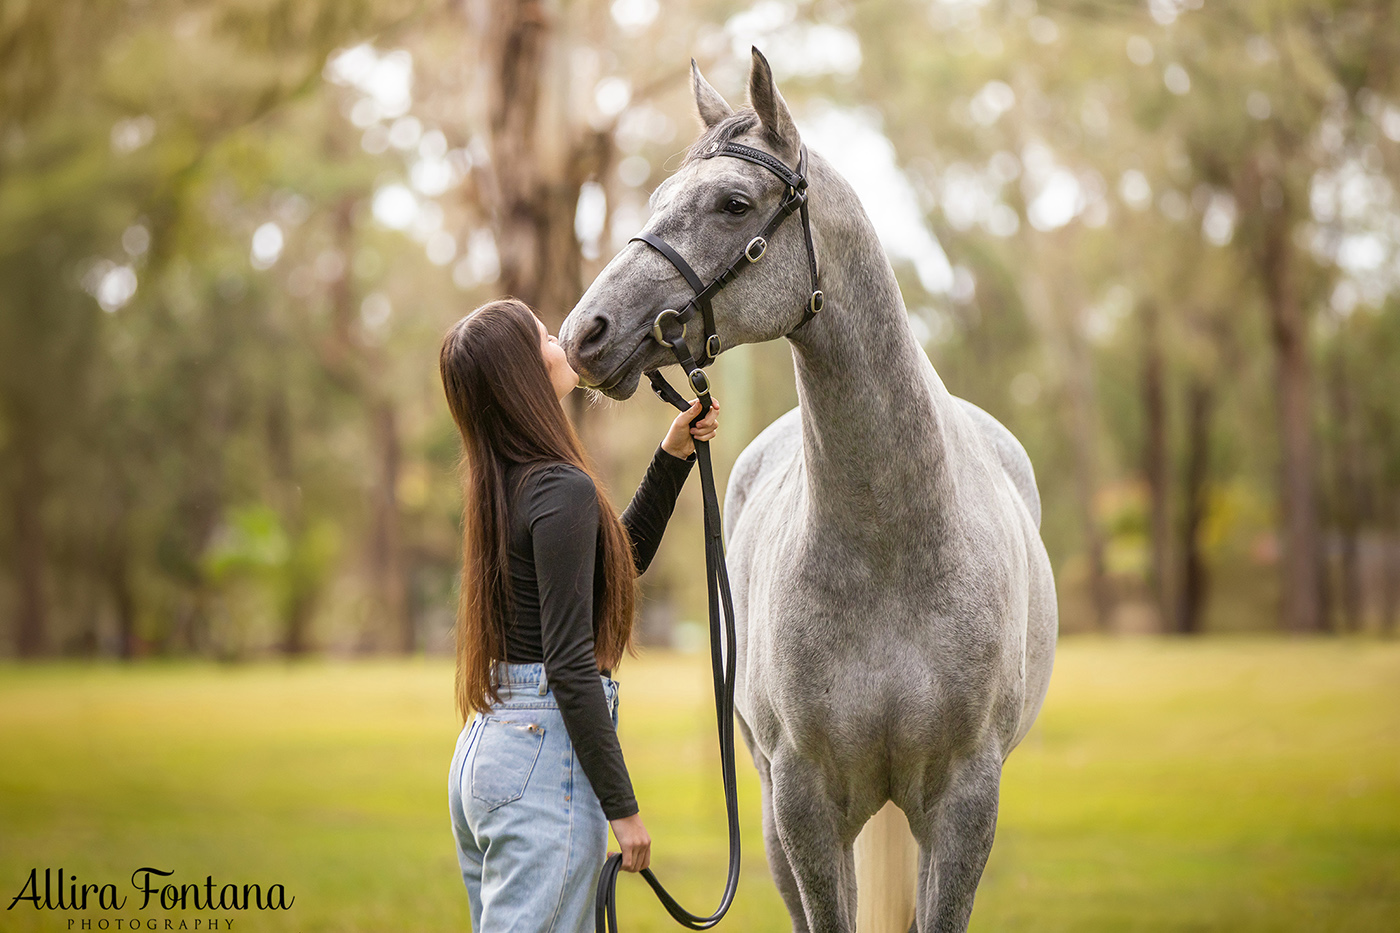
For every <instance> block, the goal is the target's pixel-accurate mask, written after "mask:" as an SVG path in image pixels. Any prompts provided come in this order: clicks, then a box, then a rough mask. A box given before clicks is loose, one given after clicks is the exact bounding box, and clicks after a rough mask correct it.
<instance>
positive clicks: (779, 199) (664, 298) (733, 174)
mask: <svg viewBox="0 0 1400 933" xmlns="http://www.w3.org/2000/svg"><path fill="white" fill-rule="evenodd" d="M691 82H692V85H693V87H694V90H695V104H696V107H697V108H698V110H699V113H700V119H701V120H702V121H703V122H704V124H705V130H704V132H703V133H702V134H701V136H700V138H699V139H698V140H697V141H696V142H695V143H694V144H693V145H692V146H691V147H690V150H689V151H688V153H687V154H686V157H685V161H684V162H683V163H682V164H681V167H680V169H679V170H678V171H677V172H676V174H674V175H672V176H671V177H670V178H668V179H666V180H665V181H664V182H662V183H661V184H660V185H659V186H658V187H657V188H656V190H655V191H654V192H652V195H651V202H650V206H651V210H652V214H651V218H650V219H649V220H648V221H647V224H646V226H645V228H644V232H646V233H650V234H654V235H656V236H657V237H660V238H661V239H663V240H664V241H665V242H666V243H668V244H669V245H670V246H671V247H672V248H673V249H674V250H675V251H676V252H677V253H679V254H680V256H681V257H683V259H684V261H685V262H686V263H688V264H689V265H690V267H691V268H692V269H693V270H694V271H695V273H696V274H697V275H698V276H699V278H700V280H701V281H703V282H705V283H709V282H710V281H711V280H713V279H714V278H715V277H716V276H717V275H719V274H720V273H721V272H722V271H724V270H725V269H726V268H728V267H729V265H730V264H731V263H732V262H734V260H735V258H736V257H737V256H738V255H739V254H740V252H741V251H743V250H744V248H745V246H746V244H749V243H750V241H751V240H752V239H753V238H754V237H755V236H756V235H757V234H758V233H759V232H760V231H761V230H762V229H763V228H764V226H765V224H766V223H767V221H768V220H769V218H770V217H772V216H773V215H774V212H775V211H776V210H777V209H778V208H779V205H780V204H781V203H783V199H784V197H785V196H786V195H788V193H789V192H788V186H787V185H785V184H784V183H783V181H782V180H781V179H780V178H779V177H778V175H777V174H775V172H774V171H770V170H769V169H767V168H765V167H763V166H762V165H758V164H755V163H753V162H750V161H745V160H744V159H739V158H730V157H721V158H715V157H714V156H715V155H716V154H717V153H719V150H720V149H721V148H722V147H723V146H724V145H725V144H726V143H730V142H733V143H738V144H741V145H744V146H749V147H752V148H754V149H758V150H761V151H762V152H765V153H769V154H771V155H773V156H775V157H777V159H779V160H780V161H781V162H782V163H783V164H784V165H786V166H788V167H789V168H795V167H796V166H797V164H798V160H799V157H800V154H801V146H802V143H801V140H800V139H799V137H798V135H797V127H796V126H795V125H794V124H793V120H792V115H791V113H789V112H788V107H787V103H786V102H785V101H784V100H783V98H782V95H781V94H779V93H778V88H777V86H776V85H775V84H774V82H773V72H772V70H771V69H770V68H769V66H768V61H767V59H765V58H764V57H763V55H762V54H761V53H760V52H759V51H758V49H754V50H753V63H752V67H751V70H750V72H749V101H750V104H751V105H752V106H751V108H743V109H741V110H738V111H735V110H734V109H732V108H731V107H730V106H729V104H728V103H726V102H725V100H724V98H723V97H721V96H720V95H719V93H718V92H717V91H716V90H715V89H714V88H713V87H711V86H710V85H709V83H708V82H707V81H706V80H705V79H704V77H702V76H701V74H700V69H699V68H698V67H696V65H695V63H694V61H692V62H691ZM811 293H812V282H811V279H810V274H809V266H808V250H807V246H806V242H805V240H804V238H803V233H802V224H801V223H800V222H799V221H798V219H797V217H796V216H793V217H792V218H791V219H790V220H788V221H786V222H784V223H782V224H780V225H779V226H778V228H777V229H776V231H774V232H773V234H772V237H771V240H770V241H769V244H768V246H767V249H766V251H764V252H763V253H762V260H761V261H760V262H758V263H756V268H753V269H751V270H749V271H747V272H745V274H744V275H742V276H739V277H738V278H737V279H735V280H734V281H733V282H732V283H731V284H729V285H728V286H726V287H725V288H724V289H723V290H722V291H720V292H719V293H718V294H716V295H715V296H714V297H713V299H712V305H713V309H714V322H715V332H716V333H717V334H718V335H719V337H720V341H721V343H722V346H723V347H725V348H728V347H733V346H736V345H738V344H741V343H759V342H762V341H765V340H773V339H775V338H777V337H780V336H782V335H784V334H786V333H788V332H790V331H791V330H792V329H793V328H794V327H795V326H797V324H798V323H799V322H801V321H803V320H804V317H803V309H804V308H805V307H807V305H808V302H809V300H810V299H811ZM694 294H695V291H694V289H692V288H691V287H690V285H689V284H688V283H687V282H686V280H685V278H684V277H683V276H682V274H681V272H680V271H679V270H678V269H677V267H676V266H675V265H673V264H672V263H671V262H670V261H669V260H668V259H667V258H666V257H665V256H663V255H662V254H661V253H660V252H658V251H657V250H656V249H654V248H653V247H651V246H649V245H647V244H646V243H644V242H641V241H637V240H633V241H632V242H630V243H628V244H627V246H626V247H625V248H624V249H623V250H622V251H621V252H619V253H618V254H617V255H616V256H614V257H613V259H612V261H611V262H610V263H608V265H607V267H606V268H605V269H604V270H603V271H602V272H601V273H600V274H599V275H598V278H597V279H595V280H594V282H593V284H592V285H591V286H589V289H588V291H587V292H585V293H584V296H583V297H582V298H581V299H579V303H578V305H576V306H575V307H574V309H573V311H572V312H570V313H569V316H568V317H567V318H566V319H565V321H564V324H563V326H562V327H561V328H560V329H559V338H560V343H561V344H563V346H564V348H565V351H566V352H567V353H568V357H569V363H570V364H571V365H572V366H573V368H574V371H575V372H577V373H578V374H579V376H580V378H581V380H582V382H583V384H584V385H586V386H589V387H592V388H596V389H598V390H600V391H602V392H603V393H605V394H607V395H609V396H611V397H613V398H618V399H624V398H628V397H629V396H631V395H632V393H633V392H635V391H636V389H637V381H638V379H639V378H640V376H641V374H642V373H644V372H647V371H649V370H652V369H657V368H659V367H661V366H664V365H666V364H668V363H673V362H675V359H674V358H673V357H672V355H671V353H670V351H669V350H667V349H666V348H665V347H663V346H662V345H661V344H660V343H659V342H657V341H656V340H655V339H653V337H652V324H653V322H654V321H655V320H656V317H657V315H658V314H660V313H661V312H662V311H663V310H665V309H667V308H672V309H677V310H679V309H682V308H684V307H685V305H686V303H687V302H688V301H690V299H691V297H692V296H693V295H694ZM700 330H701V322H700V319H699V316H698V315H696V317H695V318H694V319H693V320H692V322H691V323H690V325H689V327H688V330H687V343H688V344H689V345H690V346H691V348H692V349H693V350H694V351H695V352H696V354H697V355H699V353H700V352H701V350H702V344H703V341H704V338H703V337H702V336H699V331H700Z"/></svg>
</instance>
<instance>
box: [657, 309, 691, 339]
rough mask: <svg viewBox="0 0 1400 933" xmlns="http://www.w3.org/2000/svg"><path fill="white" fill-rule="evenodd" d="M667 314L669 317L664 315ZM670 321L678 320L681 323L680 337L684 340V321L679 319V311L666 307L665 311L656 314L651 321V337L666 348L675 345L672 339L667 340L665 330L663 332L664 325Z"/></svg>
mask: <svg viewBox="0 0 1400 933" xmlns="http://www.w3.org/2000/svg"><path fill="white" fill-rule="evenodd" d="M668 314H669V315H670V317H669V318H668V317H667V316H666V315H668ZM671 321H680V325H681V334H680V339H682V340H684V339H685V321H681V315H680V312H678V311H675V310H672V309H671V308H667V309H666V310H665V311H662V312H661V313H660V314H658V315H657V316H656V320H655V321H652V323H651V335H652V336H653V337H655V338H656V342H657V343H659V344H661V345H662V346H663V347H666V348H667V349H670V348H671V347H673V346H675V342H674V341H671V340H667V339H666V332H665V330H664V325H665V324H667V323H669V322H671Z"/></svg>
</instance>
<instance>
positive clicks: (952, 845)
mask: <svg viewBox="0 0 1400 933" xmlns="http://www.w3.org/2000/svg"><path fill="white" fill-rule="evenodd" d="M1000 787H1001V754H1000V752H996V751H992V750H989V751H987V752H986V753H984V754H980V755H979V756H977V757H975V758H968V759H963V760H962V761H960V762H958V763H957V764H955V765H954V766H953V771H952V774H951V775H949V776H948V779H947V783H946V785H944V786H943V788H942V790H941V793H939V794H938V796H937V797H935V798H933V799H932V800H930V801H929V802H928V803H929V805H928V806H927V807H926V808H924V809H923V810H915V811H914V812H908V811H906V812H907V813H908V816H909V828H910V829H912V830H913V831H914V837H915V838H916V839H918V840H919V904H918V911H917V914H918V916H917V926H918V929H919V933H963V931H964V930H966V929H967V923H968V919H969V918H970V917H971V916H972V899H973V897H974V896H975V895H976V893H977V882H978V881H980V880H981V878H982V869H983V868H984V867H986V864H987V856H988V855H990V854H991V851H992V838H993V837H994V836H995V835H996V827H997V798H998V795H999V793H1000Z"/></svg>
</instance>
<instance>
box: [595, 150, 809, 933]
mask: <svg viewBox="0 0 1400 933" xmlns="http://www.w3.org/2000/svg"><path fill="white" fill-rule="evenodd" d="M714 156H728V157H731V158H736V159H743V160H744V161H746V162H752V163H754V164H756V165H761V166H763V167H764V168H766V169H768V170H769V171H770V172H772V173H773V174H775V175H777V176H778V177H779V178H780V179H782V181H783V183H784V184H785V185H786V186H787V187H786V191H785V193H784V195H783V197H782V199H781V201H780V202H779V204H778V207H777V208H776V209H775V210H774V211H773V213H772V215H771V216H770V217H769V218H768V222H767V223H766V224H764V226H763V229H762V230H761V232H760V233H759V234H758V236H755V237H753V238H752V239H750V240H749V241H748V243H747V244H746V245H745V246H744V249H743V251H742V252H740V253H739V255H738V256H736V257H735V259H734V261H733V262H731V263H730V264H729V265H728V266H727V267H726V268H725V269H724V270H723V271H722V272H720V274H719V275H717V276H716V277H715V278H714V279H712V280H711V281H710V284H708V285H706V284H705V283H704V282H702V281H701V280H700V277H699V276H698V275H696V274H695V270H694V269H692V268H691V267H690V264H689V263H688V262H686V261H685V259H684V257H682V256H681V254H680V253H678V252H677V251H676V250H675V249H674V248H672V247H671V245H670V244H669V243H667V242H666V241H665V240H663V239H662V238H661V237H659V236H657V235H655V234H653V233H641V234H638V235H637V236H636V237H634V238H633V239H636V240H641V241H642V242H644V243H646V244H647V245H648V246H650V247H652V248H653V249H655V250H656V251H657V252H659V253H661V255H663V256H665V257H666V259H667V260H668V261H669V262H670V263H671V265H673V266H675V267H676V270H677V271H678V272H680V274H681V276H682V277H683V278H684V279H685V280H686V282H687V284H689V285H690V287H691V290H692V291H694V292H695V295H694V297H692V298H691V299H690V300H689V301H688V302H687V303H686V304H685V306H684V307H683V308H682V309H681V310H680V311H675V310H673V309H670V308H667V309H666V310H664V311H662V312H661V313H660V314H658V315H657V316H656V320H655V321H654V322H653V324H652V336H653V337H654V338H655V339H656V341H657V343H659V344H661V345H662V346H664V347H667V348H669V349H670V350H671V352H672V353H674V354H675V357H676V362H678V363H680V365H681V368H682V369H684V370H685V374H686V378H687V379H688V380H689V381H690V387H691V388H692V389H694V390H695V394H696V396H697V397H698V398H699V399H700V414H699V416H698V417H696V418H695V420H694V421H691V422H690V423H691V425H692V426H693V425H694V424H695V422H696V421H699V420H700V419H701V418H703V417H705V416H706V415H707V414H709V412H710V380H709V377H707V376H706V375H705V370H704V369H702V368H701V367H703V366H708V365H709V364H710V363H712V362H714V359H715V357H717V356H719V354H720V351H721V350H722V349H723V348H722V347H721V345H720V339H719V335H718V334H716V333H715V320H714V309H713V307H712V306H711V304H710V299H711V298H713V297H714V296H715V295H716V294H717V293H718V292H719V290H720V289H722V288H724V287H725V286H726V285H728V284H729V283H730V282H732V281H734V279H735V278H737V277H738V276H739V274H740V273H741V272H743V271H744V270H745V269H747V268H748V267H749V266H751V265H753V264H755V263H757V262H758V261H759V260H760V259H762V258H763V255H764V253H766V252H767V251H768V242H769V240H770V239H771V238H772V236H773V234H774V232H776V231H777V229H778V227H779V226H781V225H782V223H783V221H784V220H786V219H787V218H788V217H790V216H792V215H793V214H794V213H796V214H797V215H798V217H799V218H800V219H801V223H802V239H803V244H804V245H805V246H806V248H807V266H808V271H809V273H810V274H811V278H812V292H811V296H810V297H809V298H808V300H807V304H806V307H804V308H803V310H802V320H801V321H799V322H798V324H797V325H796V326H795V327H794V328H793V329H792V330H790V331H788V332H787V334H786V336H788V337H791V336H792V335H793V333H795V332H796V331H797V330H799V329H800V328H802V327H804V326H805V325H806V324H807V322H809V321H811V320H812V319H813V318H815V317H816V316H817V314H818V313H819V312H820V311H821V310H822V306H823V305H824V304H825V301H826V299H825V296H824V295H823V294H822V292H821V289H820V288H818V286H817V254H816V250H815V248H814V247H813V244H812V225H811V218H810V216H809V212H808V208H807V147H806V146H802V147H801V148H800V150H799V157H798V160H797V169H796V170H795V171H794V170H793V169H790V168H788V167H787V166H786V165H785V164H783V162H782V161H781V160H780V159H778V158H776V157H775V156H773V155H770V154H769V153H767V152H764V151H762V150H761V149H755V148H753V147H752V146H743V145H740V144H739V143H735V142H728V143H723V144H721V143H713V144H711V146H710V148H709V149H708V150H706V152H705V154H704V156H703V158H711V157H714ZM697 312H698V316H699V317H700V322H699V323H700V327H701V334H700V337H701V345H700V353H701V355H700V361H699V362H696V359H695V355H694V354H693V353H692V352H691V349H690V345H689V344H687V343H686V340H685V338H686V330H687V324H688V323H689V322H690V321H692V320H694V318H695V317H696V316H697ZM647 378H649V379H650V380H651V387H652V389H653V390H654V391H655V392H656V394H657V395H659V396H661V399H662V401H665V402H669V403H670V404H671V405H674V406H675V407H676V408H678V409H680V410H681V411H685V410H687V409H688V408H690V405H688V404H687V403H686V400H685V398H684V397H683V396H682V395H681V394H680V393H679V392H677V391H676V390H675V389H673V388H672V387H671V385H670V383H668V382H667V381H666V380H665V378H664V377H662V375H661V374H660V373H658V372H656V371H652V372H649V373H647ZM695 457H696V459H697V460H699V461H700V489H701V492H702V494H703V496H704V501H705V576H706V586H707V587H708V589H709V603H710V667H711V669H712V671H713V673H714V681H715V717H716V719H717V720H718V724H719V758H720V771H721V773H722V774H723V776H724V809H725V813H726V814H727V816H728V818H729V878H728V880H727V881H726V882H725V885H724V896H723V897H722V898H720V902H719V907H718V908H716V909H715V912H714V913H712V914H710V915H709V916H708V917H701V916H698V915H696V914H692V913H691V912H690V911H688V910H686V909H685V908H684V907H682V906H681V905H680V904H678V903H676V899H675V898H673V897H672V896H671V895H670V894H669V893H667V891H666V889H665V888H663V887H662V886H661V882H659V881H657V880H656V876H655V875H653V874H652V873H651V869H649V868H644V869H642V873H641V874H642V877H643V878H644V879H646V883H647V884H649V885H651V889H652V890H653V891H655V892H656V896H657V898H658V899H659V900H660V901H661V904H662V906H663V907H665V908H666V911H667V913H669V914H670V915H671V916H672V917H673V918H674V919H675V921H676V922H677V923H679V924H680V925H681V926H683V927H687V928H689V929H692V930H708V929H710V928H711V927H713V926H714V925H715V924H717V923H719V922H720V920H721V919H722V918H723V917H724V915H725V913H726V912H727V911H728V910H729V905H730V904H732V903H733V902H734V891H735V889H737V888H738V886H739V801H738V794H737V786H736V781H735V777H734V662H735V659H734V654H735V650H736V648H735V641H734V598H733V596H731V595H730V592H729V570H728V568H727V567H726V566H725V563H724V536H723V532H722V529H721V526H720V514H719V497H718V496H717V495H715V474H714V467H713V466H712V465H711V463H710V445H709V443H708V442H706V441H696V442H695ZM721 607H723V618H722V619H721V612H720V610H721ZM621 868H622V856H621V855H620V854H619V855H614V856H612V857H611V858H609V859H608V860H607V862H605V863H604V864H603V874H602V877H600V878H599V879H598V896H597V899H596V900H595V901H594V925H593V929H594V931H595V933H617V873H618V871H619V870H621Z"/></svg>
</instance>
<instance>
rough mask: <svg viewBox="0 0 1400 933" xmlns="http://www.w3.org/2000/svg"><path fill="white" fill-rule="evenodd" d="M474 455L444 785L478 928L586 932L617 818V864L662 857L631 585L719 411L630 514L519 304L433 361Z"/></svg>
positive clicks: (492, 315)
mask: <svg viewBox="0 0 1400 933" xmlns="http://www.w3.org/2000/svg"><path fill="white" fill-rule="evenodd" d="M439 365H440V370H441V375H442V384H443V389H444V391H445V392H446V394H447V403H448V407H449V408H450V409H451V411H452V417H453V419H454V420H455V421H456V422H457V427H458V430H459V431H460V432H461V435H462V441H463V445H464V448H465V451H466V455H465V462H466V465H467V466H468V468H469V469H468V471H467V473H468V479H467V480H466V482H465V483H464V500H465V503H464V506H465V507H464V521H463V524H464V534H463V564H462V599H461V605H460V611H459V613H458V621H457V703H458V707H459V708H460V710H461V712H462V716H463V718H464V719H465V718H468V717H471V714H472V713H473V712H475V713H477V714H478V715H477V716H475V717H474V718H472V719H471V722H470V723H468V724H467V725H466V726H465V727H464V728H463V729H462V732H461V734H460V735H459V736H458V738H457V749H456V752H455V753H454V755H453V756H452V768H451V772H450V777H449V781H448V798H449V806H450V809H451V814H452V831H453V835H454V836H455V837H456V840H457V858H458V861H459V862H460V863H461V867H462V878H463V880H464V881H465V882H466V885H467V895H468V898H469V900H470V902H471V919H472V929H473V930H474V931H476V933H496V931H499V930H507V929H508V930H511V931H536V930H537V931H541V933H543V931H567V933H574V931H579V930H586V929H588V928H589V927H590V926H591V921H590V916H591V913H592V901H593V891H594V888H595V886H596V885H597V881H598V874H599V872H600V871H601V869H602V865H603V861H604V858H605V857H606V852H607V836H608V824H609V823H611V825H612V830H613V834H614V835H615V836H616V837H617V841H618V844H619V845H620V846H621V849H622V867H623V868H624V869H626V870H628V871H641V870H642V869H643V868H646V867H647V866H648V864H649V862H650V859H651V838H650V837H649V836H648V835H647V831H646V827H645V826H644V825H643V824H642V817H641V814H640V813H639V812H638V807H637V802H636V799H635V798H634V796H633V794H632V785H631V781H630V779H629V778H628V775H627V768H626V765H625V764H624V763H623V760H622V751H621V749H620V747H619V746H618V741H617V691H618V685H617V682H616V681H614V680H613V679H612V678H611V676H610V674H611V672H612V668H613V667H614V666H616V664H617V663H618V661H619V660H621V658H622V654H623V652H624V651H630V652H632V653H633V654H635V651H633V649H632V646H631V634H632V613H633V609H634V605H635V587H636V577H637V574H639V573H641V572H642V571H643V570H645V569H646V568H647V565H648V564H649V563H650V562H651V559H652V556H653V555H654V554H655V553H656V548H657V545H658V544H659V543H660V540H661V535H662V532H663V531H664V530H665V528H666V522H667V520H668V519H669V518H670V516H671V511H672V510H673V509H674V507H675V501H676V496H677V495H678V494H679V493H680V490H681V486H682V485H684V483H685V480H686V477H687V476H688V475H689V473H690V468H691V463H692V462H693V461H694V458H695V453H694V451H695V445H694V440H693V439H699V440H709V439H710V438H712V437H714V435H715V431H716V425H717V419H718V416H717V414H716V411H715V409H717V408H718V407H719V405H718V403H716V404H715V405H714V406H713V407H712V408H711V410H710V412H709V413H708V414H707V415H706V416H705V418H704V419H702V420H700V421H698V422H697V423H696V424H695V425H694V427H692V426H691V425H690V422H691V421H693V420H694V419H695V418H696V417H697V416H698V415H699V413H700V403H699V402H698V401H696V402H695V403H693V404H692V405H691V407H690V409H689V410H688V411H685V412H682V413H681V414H680V415H679V416H678V417H677V418H676V419H675V421H674V422H672V424H671V427H670V430H669V431H667V433H666V437H665V439H663V440H662V442H661V445H660V446H659V447H658V448H657V450H656V452H655V454H654V455H653V456H652V460H651V464H650V466H648V468H647V472H646V476H645V477H644V478H643V480H642V482H641V485H640V486H638V488H637V493H636V495H635V496H634V497H633V499H632V502H631V504H630V505H629V506H628V507H627V510H626V511H625V512H624V513H623V514H622V517H621V519H620V520H619V519H618V517H617V516H616V515H615V513H614V512H613V510H612V507H611V505H610V504H609V501H608V498H607V495H606V494H605V493H604V491H603V489H602V488H601V486H600V485H599V484H598V482H597V479H596V477H595V476H594V474H593V470H592V468H591V467H590V466H589V465H588V462H587V460H586V459H585V458H584V456H583V451H582V447H581V445H580V444H579V440H578V437H577V435H576V434H575V433H574V431H573V428H572V427H571V426H570V425H569V422H568V420H567V419H566V418H565V417H564V410H563V407H562V405H561V403H562V401H563V399H564V397H565V396H567V395H568V394H569V392H570V391H572V390H573V389H574V387H575V386H576V385H577V384H578V376H577V374H576V373H575V372H574V371H573V370H572V369H571V368H570V367H569V362H568V360H567V359H566V357H565V355H564V350H563V348H562V347H560V346H559V343H558V342H557V341H556V339H555V338H554V337H552V336H550V335H549V332H548V331H547V330H546V329H545V326H544V324H542V323H541V322H540V321H539V319H538V318H536V317H535V315H534V313H533V312H532V311H531V310H530V308H529V307H528V306H527V305H525V304H524V303H523V302H520V301H517V300H515V299H513V298H505V299H500V300H498V301H493V302H490V303H488V304H486V305H483V306H482V307H481V308H478V309H477V310H476V311H474V312H473V313H471V314H469V315H468V316H467V317H464V318H462V320H460V321H458V322H457V323H456V325H454V326H453V328H452V329H451V330H450V331H449V332H448V333H447V336H446V337H445V338H444V340H443V344H442V352H441V356H440V360H439Z"/></svg>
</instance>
